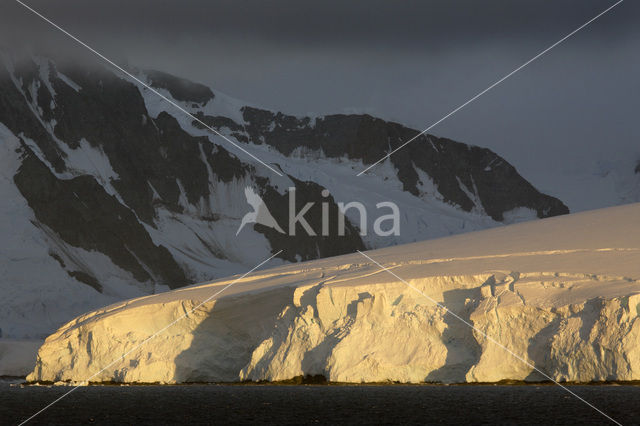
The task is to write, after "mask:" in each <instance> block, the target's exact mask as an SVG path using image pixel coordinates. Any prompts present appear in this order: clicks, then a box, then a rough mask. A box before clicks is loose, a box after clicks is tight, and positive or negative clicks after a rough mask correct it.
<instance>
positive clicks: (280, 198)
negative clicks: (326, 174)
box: [255, 176, 365, 262]
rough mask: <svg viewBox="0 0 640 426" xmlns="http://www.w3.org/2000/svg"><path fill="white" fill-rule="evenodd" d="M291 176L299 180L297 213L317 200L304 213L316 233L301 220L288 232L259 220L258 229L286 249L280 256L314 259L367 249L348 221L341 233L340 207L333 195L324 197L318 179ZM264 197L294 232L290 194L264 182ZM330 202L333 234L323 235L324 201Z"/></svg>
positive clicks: (282, 221) (273, 211) (284, 227)
mask: <svg viewBox="0 0 640 426" xmlns="http://www.w3.org/2000/svg"><path fill="white" fill-rule="evenodd" d="M289 178H290V179H291V180H292V181H293V182H294V184H295V188H296V189H295V213H294V214H296V213H298V212H300V211H302V209H303V208H304V206H305V205H306V204H307V203H313V205H312V206H311V208H309V209H308V210H307V211H306V213H305V214H304V216H303V217H304V219H305V220H306V221H307V223H308V224H309V226H310V227H311V229H312V231H313V232H314V233H315V234H316V235H309V234H307V232H306V231H305V229H304V228H303V226H302V225H301V224H300V223H296V225H295V235H285V234H282V233H280V232H278V231H276V230H275V229H272V228H268V227H266V226H263V225H260V224H256V225H255V229H256V231H258V232H260V233H262V234H264V235H265V237H267V239H268V240H269V242H270V243H271V246H272V247H279V248H281V249H282V250H283V252H282V254H281V255H280V257H282V258H283V259H286V260H288V261H290V262H295V261H297V260H302V261H304V260H311V259H318V258H322V257H330V256H336V255H339V254H346V253H353V252H354V251H356V250H364V249H365V247H364V244H363V243H362V239H361V238H360V235H359V234H358V231H357V230H356V228H355V227H354V226H353V225H352V224H351V223H350V222H349V221H348V220H346V221H345V232H344V235H338V232H337V230H338V215H339V209H338V205H337V204H336V202H335V200H334V199H333V197H331V196H329V197H323V196H322V190H323V189H324V188H323V187H322V186H320V185H318V184H316V183H314V182H302V181H300V180H298V179H296V178H295V177H293V176H289ZM263 188H264V193H263V194H262V199H263V200H264V202H265V203H266V204H267V206H269V209H270V212H271V214H272V215H273V217H274V218H275V220H276V222H278V224H280V226H281V227H282V229H283V230H284V231H285V232H287V233H288V234H291V232H290V230H289V229H288V223H289V194H288V193H286V194H284V195H283V194H280V193H279V192H277V191H276V190H275V189H273V188H272V187H271V186H268V185H264V186H263ZM323 203H325V204H326V207H325V208H326V211H327V212H328V215H327V217H328V222H327V223H328V229H329V233H328V234H329V235H328V236H323V235H322V234H323V232H322V229H323V228H322V217H323V212H322V208H323V206H322V204H323Z"/></svg>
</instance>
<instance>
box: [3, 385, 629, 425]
mask: <svg viewBox="0 0 640 426" xmlns="http://www.w3.org/2000/svg"><path fill="white" fill-rule="evenodd" d="M70 389H71V388H69V387H59V386H55V387H45V386H26V387H20V386H16V385H15V384H14V385H10V384H9V383H6V382H4V383H0V424H2V425H5V424H18V423H20V421H22V420H24V419H26V418H28V417H29V416H30V415H32V414H33V413H35V412H36V411H38V410H39V409H41V408H43V407H44V406H45V405H47V404H48V403H50V402H52V401H53V400H55V399H56V398H57V397H59V396H61V395H62V394H63V393H65V392H67V391H68V390H70ZM569 389H571V390H572V391H573V392H575V393H576V394H578V395H580V396H581V397H582V398H584V399H585V400H587V401H589V402H590V403H591V404H593V405H594V406H596V407H598V408H599V409H600V410H602V411H604V412H605V413H607V414H608V415H609V416H611V417H612V418H614V419H615V420H617V421H618V422H620V423H622V424H625V425H627V424H628V425H631V424H640V386H627V385H624V386H616V385H606V386H569ZM225 423H234V424H238V423H240V424H249V423H253V424H265V423H266V424H314V425H317V424H452V425H480V424H531V425H534V424H535V425H540V424H545V425H549V424H559V425H560V424H613V423H611V422H610V421H608V420H607V419H606V418H605V417H603V416H602V415H601V414H599V413H598V412H597V411H595V410H594V409H593V408H591V407H589V406H588V405H586V404H585V403H583V402H581V401H580V400H578V399H577V398H575V397H574V396H572V395H570V394H568V393H567V392H566V391H565V390H563V389H562V388H560V387H558V386H555V385H514V386H502V385H496V386H492V385H486V386H485V385H462V386H430V385H421V386H404V385H390V386H386V385H385V386H373V385H371V386H369V385H362V386H339V385H183V386H90V387H81V388H78V389H77V390H76V391H74V392H72V393H71V394H69V395H68V396H67V397H66V398H64V399H62V400H61V401H60V402H58V403H57V404H55V405H54V406H52V407H51V408H49V409H48V410H47V411H45V412H43V413H42V414H40V415H39V416H38V417H36V418H35V419H34V420H32V422H30V424H69V425H77V424H103V425H118V424H136V425H138V424H149V425H151V424H153V425H157V424H225Z"/></svg>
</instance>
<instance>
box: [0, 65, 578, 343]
mask: <svg viewBox="0 0 640 426" xmlns="http://www.w3.org/2000/svg"><path fill="white" fill-rule="evenodd" d="M2 61H3V62H2V66H1V67H0V142H1V143H0V163H1V166H2V167H1V168H0V193H1V194H2V198H3V203H2V204H1V205H0V235H1V236H2V243H0V270H1V271H2V272H1V280H0V289H1V291H2V298H1V300H0V329H1V333H2V336H3V338H4V339H7V338H12V339H17V338H21V339H22V338H43V337H45V336H46V335H48V334H49V333H50V332H51V331H53V330H54V329H55V328H57V327H59V326H60V325H61V324H63V323H64V322H66V321H68V320H69V319H70V318H72V317H74V316H76V315H79V314H80V313H82V312H86V311H87V310H90V309H95V308H97V307H99V306H104V305H107V304H109V303H114V302H116V301H118V300H122V299H125V298H131V297H138V296H144V295H148V294H152V293H156V292H158V291H163V290H167V289H168V288H169V287H170V288H176V287H180V286H183V285H186V284H191V283H195V282H202V281H205V280H211V279H214V278H219V277H222V276H227V275H230V274H233V273H237V272H241V271H246V270H248V269H249V268H250V267H251V266H253V265H255V264H256V263H257V262H258V261H259V260H260V259H263V258H265V257H267V256H268V255H269V254H271V253H275V252H277V251H278V250H282V252H281V253H280V254H279V255H278V258H277V260H276V262H280V263H288V262H298V261H305V260H310V259H316V258H323V257H328V256H335V255H340V254H345V253H352V252H354V251H355V250H357V249H373V248H379V247H386V246H391V245H396V244H400V243H408V242H413V241H418V240H424V239H429V238H436V237H442V236H448V235H452V234H457V233H461V232H466V231H473V230H479V229H485V228H490V227H494V226H497V225H501V224H504V223H511V222H514V221H520V220H525V219H532V218H542V217H548V216H554V215H559V214H564V213H568V209H567V208H566V206H565V205H564V204H563V203H562V202H561V201H560V200H558V199H556V198H554V197H550V196H547V195H544V194H542V193H540V192H539V191H537V190H536V189H535V188H534V187H533V186H532V185H531V184H529V183H528V182H527V181H526V180H525V179H523V178H522V177H521V176H520V175H519V174H518V172H517V171H516V170H515V168H514V167H513V166H511V165H510V164H508V163H507V162H506V161H505V160H504V159H502V158H501V157H500V156H499V155H497V154H495V153H493V152H491V151H490V150H488V149H484V148H480V147H477V146H473V145H467V144H463V143H458V142H454V141H451V140H448V139H444V138H437V137H435V136H428V135H427V136H422V137H420V138H419V139H418V140H416V141H415V142H413V143H412V144H410V145H409V146H407V147H406V148H405V149H403V150H401V151H399V152H398V153H397V154H395V155H393V156H392V157H391V158H390V159H389V160H387V161H386V162H385V163H383V164H382V165H380V166H378V167H376V168H375V169H373V170H372V171H371V172H370V173H368V174H367V175H365V176H360V177H357V176H356V173H357V172H359V171H361V170H362V169H363V168H364V167H366V165H367V164H371V163H372V162H374V161H376V160H378V158H380V157H382V156H383V155H384V153H385V152H388V151H389V150H390V149H393V148H394V147H396V146H398V145H399V144H400V143H402V142H404V141H406V140H408V139H410V138H411V137H413V136H414V135H416V134H417V131H416V130H413V129H409V128H407V127H405V126H402V125H401V124H398V123H393V122H387V121H384V120H381V119H378V118H375V117H371V116H368V115H328V116H322V117H294V116H289V115H284V114H281V113H277V112H272V111H268V110H265V109H261V108H257V107H255V106H249V105H243V104H242V103H240V102H238V101H235V100H233V99H231V98H229V97H227V96H225V95H223V94H220V93H216V92H214V91H213V90H212V89H210V88H208V87H206V86H203V85H201V84H197V83H193V82H189V81H186V80H183V79H180V78H178V77H174V76H171V75H168V74H165V73H162V72H159V71H137V75H139V77H140V78H141V79H144V80H145V81H146V82H148V83H149V84H150V85H152V86H153V87H155V88H156V89H157V90H158V91H160V92H161V93H162V94H164V95H165V96H167V97H168V98H170V99H171V100H173V101H175V102H176V103H177V104H179V105H180V106H181V107H182V108H184V109H186V110H188V111H189V112H191V113H192V114H193V115H195V116H196V117H198V118H199V119H200V120H202V121H203V122H205V123H207V124H208V125H210V126H213V127H214V128H215V129H217V130H218V131H219V132H221V133H222V134H225V135H227V136H228V137H229V138H231V139H232V140H234V141H236V142H237V143H238V144H240V145H241V146H242V147H244V148H245V149H246V150H248V151H250V152H251V153H253V154H254V155H255V156H257V157H259V158H260V159H262V160H263V161H265V162H266V163H268V164H270V165H271V166H272V167H274V168H276V169H277V170H280V171H281V173H282V175H283V176H282V177H280V176H278V175H277V174H275V173H273V172H272V171H271V170H269V169H268V168H266V167H264V166H263V165H261V164H260V163H259V162H256V161H255V160H254V159H252V158H251V157H249V156H247V155H245V154H244V153H242V152H241V151H239V150H237V148H235V147H234V146H232V145H231V144H229V143H228V142H227V141H225V140H223V139H222V138H220V137H219V136H216V135H215V134H213V133H212V132H211V131H210V130H208V129H206V128H204V127H203V126H202V125H201V124H200V123H198V122H197V121H195V120H193V118H192V117H189V116H188V115H186V114H184V113H182V112H180V111H179V110H177V109H176V108H175V107H173V106H172V105H170V104H169V103H167V102H166V101H165V100H163V99H161V98H160V97H159V96H158V95H157V94H156V93H153V92H152V91H151V90H149V89H146V88H143V87H141V86H139V85H136V84H134V83H132V82H131V81H129V80H128V79H127V78H124V77H123V76H122V75H120V74H119V73H116V72H115V71H112V70H110V69H106V68H100V67H99V66H97V65H96V66H92V67H89V66H84V65H83V66H78V65H73V64H69V63H68V62H59V63H56V62H55V61H53V60H51V59H48V58H45V57H42V56H28V57H20V58H18V57H16V56H14V55H11V54H8V53H5V54H3V55H2ZM246 187H251V188H253V189H254V190H255V191H256V193H258V194H259V195H260V196H261V197H262V199H263V200H264V201H265V203H266V205H268V206H269V209H270V210H271V213H272V214H273V217H274V218H275V220H276V221H277V222H278V223H281V224H285V223H287V221H288V216H287V215H288V209H287V206H288V204H287V201H288V198H287V197H288V193H287V191H288V188H290V187H295V188H296V191H295V192H296V207H297V208H298V209H301V208H302V206H304V205H305V204H306V203H308V202H314V203H315V204H314V205H313V207H312V208H311V209H310V210H309V211H308V213H307V214H306V218H307V220H308V222H309V223H310V224H311V226H312V227H313V228H314V229H319V228H320V227H321V226H322V212H323V211H322V208H323V206H322V205H323V204H326V205H327V208H328V211H330V212H332V213H335V212H337V211H338V205H337V203H338V202H345V203H347V202H350V201H359V202H361V203H363V204H364V205H365V206H366V208H367V211H368V212H370V214H373V212H376V210H377V208H376V204H377V203H379V202H382V201H393V202H395V203H396V204H397V205H398V206H399V208H400V212H401V224H400V225H401V232H400V235H398V236H389V237H380V236H377V235H375V234H374V233H372V232H370V230H369V232H368V233H367V235H361V232H359V231H363V229H362V228H363V226H362V224H361V223H360V222H359V214H358V211H357V210H355V209H351V210H349V211H347V220H346V233H345V235H338V233H337V232H336V229H337V223H336V222H337V221H338V219H337V216H338V215H337V214H332V215H330V221H329V223H328V225H329V229H330V230H331V233H330V235H328V236H322V235H316V236H310V235H307V234H305V233H304V232H297V233H296V235H295V236H290V235H285V234H281V233H279V232H277V231H276V230H274V229H272V228H268V227H265V226H262V225H259V224H256V225H254V226H246V227H245V228H243V230H242V232H241V233H240V235H238V236H236V232H237V230H238V227H239V225H240V221H241V219H242V217H243V216H244V215H245V213H247V212H249V211H250V207H249V205H248V204H247V200H246V199H245V195H244V194H245V192H244V189H245V188H246ZM325 189H326V190H328V191H329V194H330V195H329V196H324V195H323V190H325ZM325 194H326V192H325ZM300 231H302V229H300Z"/></svg>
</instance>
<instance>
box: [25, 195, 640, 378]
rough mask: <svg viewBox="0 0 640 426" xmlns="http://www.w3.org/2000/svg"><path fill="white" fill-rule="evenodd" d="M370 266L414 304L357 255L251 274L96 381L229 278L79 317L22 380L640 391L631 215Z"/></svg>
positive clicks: (417, 249) (567, 221)
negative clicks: (550, 382) (592, 384)
mask: <svg viewBox="0 0 640 426" xmlns="http://www.w3.org/2000/svg"><path fill="white" fill-rule="evenodd" d="M367 255H369V256H371V258H373V259H375V260H376V261H378V262H380V263H381V264H382V265H384V266H385V267H386V268H389V269H390V270H391V271H393V272H394V273H395V274H396V275H397V276H399V277H402V278H403V279H404V280H406V281H407V282H408V283H410V284H411V286H413V287H415V288H416V289H418V290H419V292H418V291H416V290H415V289H412V288H411V287H409V286H408V285H406V284H405V283H403V282H401V281H400V280H398V279H397V278H395V277H394V276H393V275H391V274H389V273H388V272H386V271H383V270H381V269H380V268H379V267H378V266H377V265H375V264H373V263H372V262H370V261H369V260H368V259H366V258H365V257H363V256H362V255H361V254H358V253H356V254H351V255H345V256H340V257H334V258H329V259H322V260H317V261H311V262H305V263H301V264H295V265H285V266H281V267H278V268H274V269H267V270H262V271H259V272H256V273H254V274H252V275H250V276H248V277H245V278H243V279H241V280H239V281H238V282H237V283H236V284H234V285H233V286H231V287H230V288H229V289H228V290H227V291H225V292H224V293H222V294H221V295H220V297H219V298H217V299H216V300H214V301H212V302H210V303H207V304H205V305H203V306H202V307H201V308H199V309H197V310H196V311H194V312H193V313H191V314H189V315H188V317H187V318H186V319H184V320H182V321H179V322H177V323H176V324H175V325H173V326H172V327H170V328H168V329H167V330H166V331H164V332H163V333H161V334H160V335H158V336H157V337H155V338H153V339H151V340H150V341H148V342H147V343H146V344H144V345H142V346H141V347H140V348H138V349H136V350H134V351H133V352H131V353H129V354H127V355H126V356H125V357H124V359H122V360H120V361H118V362H116V363H114V364H113V365H112V366H111V367H109V368H106V369H104V371H102V372H100V371H101V370H102V369H103V368H104V367H105V366H107V365H109V364H110V363H112V362H113V361H114V360H117V359H118V358H119V357H121V356H122V355H123V354H125V353H127V352H128V351H130V350H131V349H133V348H135V347H136V346H137V345H139V344H140V343H141V342H143V341H144V339H146V338H147V337H148V336H150V335H152V334H153V333H154V332H155V331H156V330H158V329H161V328H162V327H164V326H165V325H166V324H169V323H170V322H172V321H173V320H174V319H176V318H178V317H180V316H181V315H183V314H184V313H185V312H189V311H190V310H191V309H192V308H193V307H194V306H196V305H197V304H198V303H200V301H202V300H204V299H206V298H207V297H209V296H210V295H211V294H213V293H215V292H216V291H219V290H220V289H221V288H223V286H225V285H227V284H228V283H230V282H231V281H232V280H233V279H234V277H231V278H228V279H224V280H219V281H216V282H213V283H208V284H204V285H196V286H191V287H187V288H183V289H179V290H174V291H171V292H167V293H163V294H158V295H153V296H147V297H143V298H138V299H134V300H130V301H127V302H123V303H119V304H115V305H111V306H109V307H106V308H104V309H99V310H96V311H94V312H91V313H88V314H86V315H83V316H80V317H78V318H76V319H74V320H73V321H71V322H69V323H68V324H66V325H65V326H63V327H62V328H60V329H59V330H58V331H57V332H56V333H54V334H53V335H51V336H50V337H49V338H47V340H46V342H45V343H44V345H43V346H42V347H41V348H40V350H39V353H38V359H37V364H36V366H35V369H34V371H33V373H31V375H29V377H28V380H31V381H71V382H82V381H86V380H89V379H90V381H94V382H101V381H113V382H164V383H179V382H201V381H242V380H283V379H290V378H293V377H295V376H300V375H316V374H322V375H324V376H325V377H326V378H327V379H328V380H331V381H336V382H388V381H397V382H412V383H417V382H496V381H500V380H526V381H538V380H542V379H543V377H542V376H541V375H540V374H539V373H538V372H537V371H535V370H534V369H533V368H532V367H531V366H530V365H528V364H527V363H530V364H531V365H535V367H536V368H537V369H539V370H541V371H543V372H544V373H545V374H548V375H549V376H551V377H553V378H554V379H555V380H558V381H576V382H589V381H607V380H639V379H640V344H639V343H640V320H638V316H639V314H640V281H639V280H640V204H632V205H628V206H622V207H615V208H608V209H603V210H597V211H593V212H586V213H580V214H574V215H569V216H562V217H556V218H550V219H544V220H541V221H535V222H528V223H523V224H517V225H510V226H506V227H502V228H495V229H491V230H487V231H481V232H475V233H470V234H464V235H459V236H454V237H448V238H443V239H438V240H431V241H425V242H419V243H414V244H407V245H402V246H396V247H392V248H386V249H381V250H375V251H370V252H367ZM420 292H422V293H424V295H423V294H420ZM425 295H426V296H428V297H425ZM429 298H432V299H434V300H436V301H437V302H439V303H440V304H442V305H444V306H446V307H447V309H449V310H450V311H451V312H455V313H456V314H457V315H458V316H459V317H460V318H462V319H464V320H465V321H468V322H469V323H470V324H472V325H473V327H474V328H475V329H472V328H470V327H468V326H467V325H465V324H464V323H463V322H462V321H460V320H459V319H457V318H455V317H454V316H453V315H451V314H449V313H447V312H446V311H445V310H444V309H442V308H440V307H438V306H436V305H434V303H432V302H431V301H430V300H429ZM486 336H490V337H491V338H492V339H495V340H496V341H498V342H500V344H501V345H504V346H505V347H506V348H508V349H509V350H510V351H512V352H513V353H514V354H517V355H518V356H519V357H522V358H523V359H524V360H525V361H526V363H525V362H523V361H522V360H519V359H517V358H516V357H514V356H512V355H511V354H509V353H508V352H507V351H505V350H504V348H501V347H500V346H498V345H496V344H495V343H493V342H491V341H490V340H488V339H487V338H486ZM98 372H100V373H99V374H97V373H98ZM92 376H93V377H92Z"/></svg>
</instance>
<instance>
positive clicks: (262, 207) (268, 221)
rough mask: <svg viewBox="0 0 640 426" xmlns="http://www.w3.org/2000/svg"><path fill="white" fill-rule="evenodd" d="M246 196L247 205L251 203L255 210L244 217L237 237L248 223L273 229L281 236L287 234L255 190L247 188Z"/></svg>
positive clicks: (245, 190)
mask: <svg viewBox="0 0 640 426" xmlns="http://www.w3.org/2000/svg"><path fill="white" fill-rule="evenodd" d="M244 196H245V197H246V199H247V203H249V205H250V206H251V207H252V208H253V211H252V212H249V213H247V214H245V215H244V217H243V218H242V222H241V223H240V227H239V228H238V231H237V232H236V236H237V235H238V234H239V233H240V231H242V228H244V226H245V225H246V224H248V223H259V224H260V225H264V226H267V227H269V228H273V229H275V230H276V231H278V232H280V233H281V234H284V233H285V232H284V231H283V230H282V228H280V225H278V222H276V220H275V219H274V218H273V216H272V215H271V212H270V211H269V209H268V208H267V205H266V204H265V202H264V200H263V199H262V198H261V197H260V196H259V195H258V194H256V192H255V191H254V190H253V188H251V187H248V186H247V187H246V188H245V189H244Z"/></svg>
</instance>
